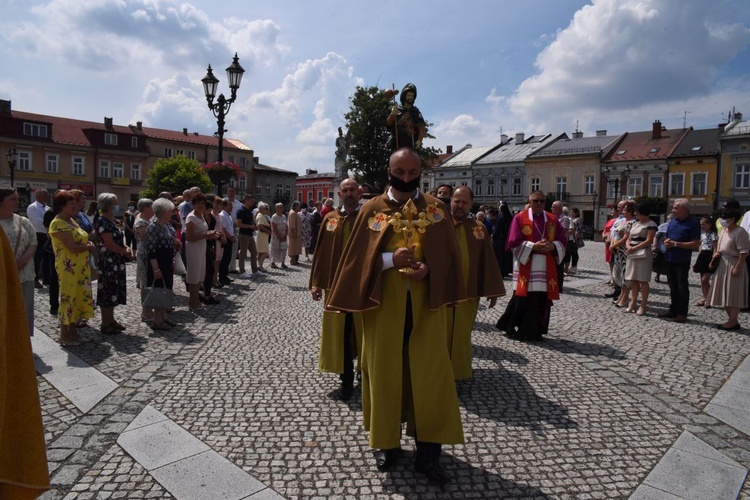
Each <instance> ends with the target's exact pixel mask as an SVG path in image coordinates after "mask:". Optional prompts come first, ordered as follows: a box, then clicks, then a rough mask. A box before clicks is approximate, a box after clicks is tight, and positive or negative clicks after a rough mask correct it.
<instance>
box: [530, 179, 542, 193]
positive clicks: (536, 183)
mask: <svg viewBox="0 0 750 500" xmlns="http://www.w3.org/2000/svg"><path fill="white" fill-rule="evenodd" d="M541 186H542V179H540V178H539V177H532V178H531V190H532V191H539V190H540V189H542V188H541Z"/></svg>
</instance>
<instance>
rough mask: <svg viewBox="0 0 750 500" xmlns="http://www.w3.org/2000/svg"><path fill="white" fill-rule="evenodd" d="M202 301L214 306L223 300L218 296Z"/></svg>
mask: <svg viewBox="0 0 750 500" xmlns="http://www.w3.org/2000/svg"><path fill="white" fill-rule="evenodd" d="M202 302H203V303H204V304H207V305H209V306H214V305H216V304H218V303H220V302H221V300H219V299H217V298H216V297H209V298H207V299H203V300H202Z"/></svg>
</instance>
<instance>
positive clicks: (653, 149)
mask: <svg viewBox="0 0 750 500" xmlns="http://www.w3.org/2000/svg"><path fill="white" fill-rule="evenodd" d="M658 152H659V148H651V150H650V151H649V153H658Z"/></svg>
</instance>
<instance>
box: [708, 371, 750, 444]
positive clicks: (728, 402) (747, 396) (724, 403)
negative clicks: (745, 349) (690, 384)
mask: <svg viewBox="0 0 750 500" xmlns="http://www.w3.org/2000/svg"><path fill="white" fill-rule="evenodd" d="M748 408H750V356H748V357H746V358H745V360H744V361H743V362H742V364H740V366H739V368H737V369H736V370H735V371H734V373H733V374H732V376H731V377H729V379H728V380H727V381H726V383H725V384H724V385H723V386H722V388H721V389H719V392H717V393H716V396H714V398H713V399H712V400H711V401H710V402H709V403H708V404H707V405H706V407H705V408H704V410H703V411H705V412H706V413H708V414H709V415H711V416H713V417H716V418H718V419H719V420H721V421H722V422H725V423H727V424H729V425H731V426H732V427H734V428H735V429H737V430H739V431H742V432H744V433H745V434H750V412H748V411H747V410H748Z"/></svg>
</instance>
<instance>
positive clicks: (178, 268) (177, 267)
mask: <svg viewBox="0 0 750 500" xmlns="http://www.w3.org/2000/svg"><path fill="white" fill-rule="evenodd" d="M174 273H175V274H177V275H178V276H185V275H186V274H187V269H185V263H184V262H183V261H182V256H181V255H180V254H179V253H176V254H174Z"/></svg>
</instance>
